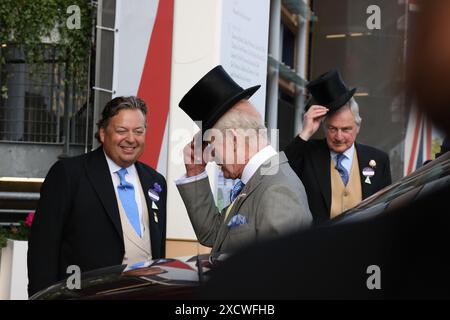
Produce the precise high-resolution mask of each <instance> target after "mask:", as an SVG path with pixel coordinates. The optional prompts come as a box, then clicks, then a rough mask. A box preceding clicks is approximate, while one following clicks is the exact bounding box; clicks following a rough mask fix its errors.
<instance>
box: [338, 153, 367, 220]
mask: <svg viewBox="0 0 450 320" xmlns="http://www.w3.org/2000/svg"><path fill="white" fill-rule="evenodd" d="M330 173H331V210H330V218H331V219H332V218H334V217H336V216H338V215H339V214H341V213H342V212H343V211H345V210H347V209H350V208H353V207H354V206H356V205H357V204H358V203H360V202H361V200H362V190H361V178H360V175H359V164H358V156H357V155H356V150H355V152H354V153H353V161H352V168H351V170H350V177H349V180H348V183H347V186H344V183H343V182H342V178H341V176H340V175H339V172H338V171H337V169H336V168H335V164H334V161H333V159H331V162H330Z"/></svg>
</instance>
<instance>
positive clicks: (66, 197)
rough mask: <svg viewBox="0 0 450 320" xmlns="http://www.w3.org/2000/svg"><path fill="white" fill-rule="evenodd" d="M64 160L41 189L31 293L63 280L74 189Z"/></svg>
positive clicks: (30, 269) (30, 267)
mask: <svg viewBox="0 0 450 320" xmlns="http://www.w3.org/2000/svg"><path fill="white" fill-rule="evenodd" d="M68 179H69V177H68V173H67V171H66V169H65V168H64V164H63V162H62V161H58V162H57V163H56V164H54V165H53V167H52V168H51V169H50V171H49V173H48V174H47V177H46V179H45V181H44V183H43V184H42V186H41V196H40V199H39V204H38V208H37V210H36V214H35V217H34V219H33V224H32V227H31V234H30V238H29V241H28V280H29V283H28V293H29V295H30V296H31V295H32V294H34V293H36V292H38V291H40V290H42V289H44V288H46V287H48V286H50V285H51V284H53V283H55V282H56V281H58V280H59V276H58V272H59V270H58V269H59V260H60V246H61V239H62V234H63V226H64V221H65V217H66V215H67V212H68V211H69V208H70V195H71V190H70V186H69V181H68Z"/></svg>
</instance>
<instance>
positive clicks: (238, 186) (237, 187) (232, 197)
mask: <svg viewBox="0 0 450 320" xmlns="http://www.w3.org/2000/svg"><path fill="white" fill-rule="evenodd" d="M244 187H245V183H243V182H242V181H241V180H239V181H238V182H236V184H235V185H234V186H233V189H232V190H231V193H230V202H233V201H234V200H235V199H236V198H237V196H238V195H239V193H240V192H241V191H242V189H244Z"/></svg>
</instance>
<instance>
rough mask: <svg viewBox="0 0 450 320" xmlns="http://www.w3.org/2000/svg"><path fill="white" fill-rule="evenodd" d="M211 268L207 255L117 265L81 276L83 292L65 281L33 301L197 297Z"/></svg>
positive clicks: (37, 294) (33, 297) (42, 292)
mask: <svg viewBox="0 0 450 320" xmlns="http://www.w3.org/2000/svg"><path fill="white" fill-rule="evenodd" d="M199 265H200V268H198V266H199ZM210 267H211V264H210V260H209V256H208V255H199V256H188V257H181V258H176V259H157V260H149V261H144V262H140V263H137V264H134V265H117V266H112V267H107V268H102V269H97V270H93V271H90V272H85V273H82V274H81V283H80V289H71V288H70V284H68V283H67V281H66V280H64V281H60V282H58V283H56V284H54V285H52V286H51V287H49V288H47V289H45V290H42V291H40V292H38V293H36V294H35V295H33V296H32V297H31V299H32V300H40V299H45V300H54V299H88V300H94V299H133V300H136V299H187V298H192V297H193V296H195V293H196V290H197V288H198V287H199V285H200V283H202V282H203V280H204V277H207V276H208V272H209V271H210Z"/></svg>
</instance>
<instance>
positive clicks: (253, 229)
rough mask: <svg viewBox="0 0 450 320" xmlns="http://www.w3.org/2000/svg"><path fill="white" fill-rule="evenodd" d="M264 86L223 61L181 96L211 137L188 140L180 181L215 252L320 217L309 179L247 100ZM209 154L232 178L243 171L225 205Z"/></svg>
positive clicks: (203, 238)
mask: <svg viewBox="0 0 450 320" xmlns="http://www.w3.org/2000/svg"><path fill="white" fill-rule="evenodd" d="M259 87H260V86H254V87H251V88H248V89H245V90H244V89H243V88H241V87H240V86H239V85H238V84H237V83H236V82H235V81H234V80H233V79H232V78H231V77H230V76H229V75H228V74H227V73H226V71H225V70H224V69H223V68H222V66H217V67H215V68H213V69H212V70H211V71H209V72H208V73H207V74H206V75H205V76H204V77H202V78H201V79H200V80H199V81H198V82H197V83H196V84H195V85H194V86H193V87H192V88H191V89H190V90H189V91H188V92H187V93H186V95H185V96H184V97H183V99H182V100H181V101H180V103H179V106H180V108H181V109H183V110H184V111H185V112H186V113H187V114H188V115H189V117H190V118H191V119H193V120H194V121H201V123H202V127H201V129H202V130H201V131H200V133H201V134H203V139H202V140H203V141H199V140H200V139H196V138H194V140H193V141H192V142H190V143H189V144H188V145H187V146H186V147H185V148H184V161H185V167H186V174H185V175H184V176H183V177H181V178H180V179H178V180H177V181H176V183H177V187H178V190H179V192H180V194H181V197H182V199H183V201H184V204H185V206H186V209H187V212H188V214H189V218H190V220H191V222H192V225H193V227H194V231H195V233H196V235H197V238H198V239H199V241H200V243H201V244H203V245H205V246H207V247H211V248H212V253H224V252H233V251H235V250H236V249H238V248H241V247H243V246H244V245H246V244H249V243H251V242H256V241H260V240H263V239H267V238H272V237H276V236H280V235H284V234H286V233H288V232H291V231H295V230H298V229H301V228H306V227H309V226H310V224H311V222H312V216H311V213H310V211H309V207H308V201H307V198H306V194H305V189H304V186H303V184H302V182H301V181H300V180H299V179H298V177H297V176H296V175H295V173H294V172H293V170H292V168H291V167H290V166H289V163H288V160H287V158H286V156H285V155H284V153H283V152H282V153H277V152H276V151H275V150H274V149H273V148H272V146H270V145H269V143H268V140H267V138H266V136H265V134H266V132H267V129H266V128H265V127H264V125H263V123H262V119H261V115H260V114H259V113H258V111H257V110H256V109H255V107H254V106H253V105H252V104H251V103H250V102H249V101H248V100H247V99H248V98H250V97H251V96H252V95H253V94H254V93H255V92H256V91H257V90H258V89H259ZM197 138H199V135H197ZM198 148H199V149H200V156H199V157H197V156H198V153H196V151H198ZM209 161H215V162H216V163H217V164H218V165H219V166H220V167H221V170H222V171H223V174H224V177H225V178H231V179H237V182H236V184H235V186H234V188H233V190H232V192H231V195H230V202H231V204H230V205H229V206H227V207H225V208H224V209H223V210H222V212H219V210H218V209H217V207H216V206H215V201H214V198H213V194H212V192H211V188H210V183H209V179H208V176H207V173H206V171H205V167H206V163H207V162H209Z"/></svg>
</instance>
